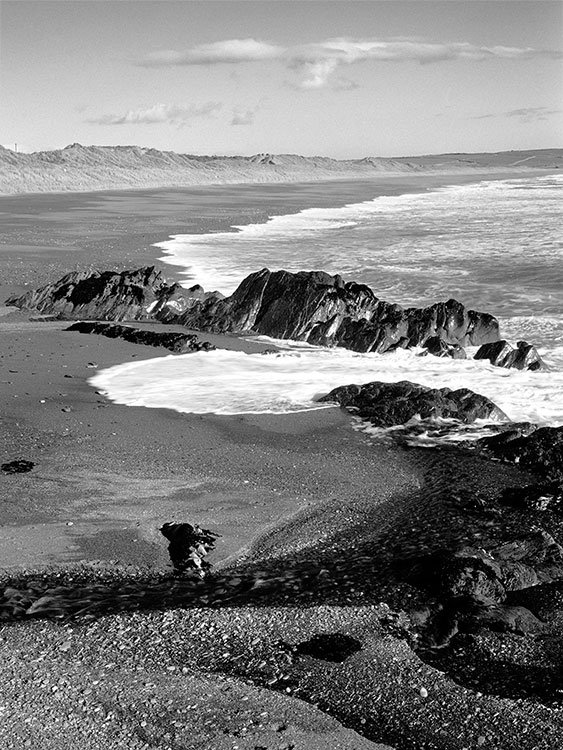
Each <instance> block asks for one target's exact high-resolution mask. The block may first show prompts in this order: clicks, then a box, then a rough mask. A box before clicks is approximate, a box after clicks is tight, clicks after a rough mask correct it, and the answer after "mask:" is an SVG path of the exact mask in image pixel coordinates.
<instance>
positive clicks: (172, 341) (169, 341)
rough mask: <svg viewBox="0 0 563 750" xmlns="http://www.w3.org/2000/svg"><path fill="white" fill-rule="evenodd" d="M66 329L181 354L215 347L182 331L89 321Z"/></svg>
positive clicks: (74, 324) (209, 349)
mask: <svg viewBox="0 0 563 750" xmlns="http://www.w3.org/2000/svg"><path fill="white" fill-rule="evenodd" d="M66 330H67V331H76V332H78V333H95V334H99V335H101V336H107V337H108V338H111V339H117V338H119V339H123V340H124V341H129V342H130V343H132V344H142V345H144V346H160V347H164V348H165V349H169V350H170V351H172V352H177V353H179V354H182V353H185V352H199V351H206V352H208V351H211V350H213V349H215V347H214V346H213V344H210V343H209V342H207V341H200V340H199V338H198V337H197V336H196V335H195V334H193V333H181V332H180V331H164V332H161V331H144V330H142V329H140V328H133V327H131V326H123V325H117V324H114V323H93V322H87V321H80V322H79V323H73V324H72V325H71V326H69V327H68V328H67V329H66Z"/></svg>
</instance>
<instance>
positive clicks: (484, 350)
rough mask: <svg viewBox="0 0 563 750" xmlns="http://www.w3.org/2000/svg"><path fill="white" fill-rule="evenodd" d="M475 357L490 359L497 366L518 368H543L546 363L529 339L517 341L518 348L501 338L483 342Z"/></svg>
mask: <svg viewBox="0 0 563 750" xmlns="http://www.w3.org/2000/svg"><path fill="white" fill-rule="evenodd" d="M474 358H475V359H488V360H489V362H490V363H491V364H492V365H495V366H496V367H514V368H516V369H517V370H534V371H535V370H543V369H545V364H544V362H543V360H542V358H541V357H540V355H539V354H538V351H537V349H536V348H535V346H532V344H528V342H527V341H517V342H516V349H515V348H514V347H513V346H512V345H511V344H509V343H508V341H505V340H504V339H501V340H500V341H492V342H490V343H486V344H483V345H482V346H481V347H479V349H478V350H477V352H476V354H475V357H474Z"/></svg>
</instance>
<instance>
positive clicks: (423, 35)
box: [0, 0, 563, 158]
mask: <svg viewBox="0 0 563 750" xmlns="http://www.w3.org/2000/svg"><path fill="white" fill-rule="evenodd" d="M562 45H563V3H562V2H560V1H559V0H557V2H551V0H532V1H528V0H483V1H482V0H440V1H439V2H434V1H433V0H362V1H360V2H356V0H298V1H289V0H288V1H286V0H252V1H249V0H225V1H224V0H184V1H182V2H177V1H168V0H146V1H145V0H95V1H92V0H55V1H53V2H52V1H51V0H37V1H35V0H0V143H2V144H3V145H4V146H7V147H10V148H14V146H15V144H16V143H17V144H18V149H19V150H22V151H39V150H50V149H57V148H63V147H64V146H66V145H68V144H70V143H74V142H78V143H82V144H83V145H93V144H94V145H139V146H148V147H153V148H157V149H162V150H172V151H178V152H180V153H192V154H225V155H234V154H243V155H250V154H255V153H298V154H303V155H307V156H314V155H321V156H332V157H335V158H362V157H366V156H409V155H412V156H414V155H421V154H429V153H445V152H447V153H451V152H479V151H504V150H517V149H534V148H556V147H561V146H563V143H562V135H563V61H562V57H561V55H562Z"/></svg>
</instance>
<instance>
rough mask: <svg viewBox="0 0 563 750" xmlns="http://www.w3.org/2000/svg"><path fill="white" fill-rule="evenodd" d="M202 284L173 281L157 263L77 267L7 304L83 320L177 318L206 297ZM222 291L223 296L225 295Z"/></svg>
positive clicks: (14, 298)
mask: <svg viewBox="0 0 563 750" xmlns="http://www.w3.org/2000/svg"><path fill="white" fill-rule="evenodd" d="M207 296H208V295H206V294H205V292H204V291H203V289H202V288H201V287H200V286H195V287H192V289H183V288H182V287H181V286H180V285H179V284H169V283H168V282H167V281H166V280H165V279H164V278H163V276H162V274H161V273H160V271H157V270H156V269H155V268H154V266H147V267H145V268H140V269H138V270H135V271H122V272H120V273H117V272H114V271H103V272H97V271H94V272H93V273H90V272H87V271H75V272H73V273H69V274H67V275H66V276H63V278H62V279H60V280H59V281H56V282H54V283H51V284H46V285H45V286H42V287H40V288H39V289H35V290H31V291H29V292H26V293H25V294H24V295H22V296H19V297H18V296H13V297H10V298H9V299H8V300H7V301H6V304H7V305H14V306H15V307H19V308H21V309H24V310H34V311H37V312H42V313H45V314H50V315H56V316H57V317H58V318H62V319H67V320H68V319H70V320H72V319H77V318H78V319H82V320H88V319H89V320H152V319H156V320H162V321H164V322H166V321H170V320H175V319H176V318H177V316H178V315H179V314H180V313H181V312H183V311H184V310H185V309H186V308H188V307H189V306H190V305H191V304H194V303H199V302H200V301H201V300H202V299H206V297H207ZM219 296H220V295H219Z"/></svg>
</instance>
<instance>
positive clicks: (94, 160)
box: [0, 143, 563, 195]
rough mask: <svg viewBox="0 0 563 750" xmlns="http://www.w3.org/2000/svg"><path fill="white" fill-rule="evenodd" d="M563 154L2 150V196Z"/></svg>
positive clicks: (452, 166) (552, 160)
mask: <svg viewBox="0 0 563 750" xmlns="http://www.w3.org/2000/svg"><path fill="white" fill-rule="evenodd" d="M562 164H563V149H544V150H539V151H505V152H501V153H495V154H440V155H433V156H432V155H431V156H416V157H399V158H378V157H366V158H363V159H349V160H342V161H339V160H336V159H331V158H328V157H324V156H314V157H308V156H298V155H295V154H277V155H272V154H256V155H254V156H196V155H193V154H177V153H174V152H173V151H159V150H157V149H153V148H141V147H139V146H82V145H80V144H79V143H74V144H72V145H70V146H67V147H66V148H64V149H61V150H58V151H38V152H36V153H32V154H24V153H16V152H14V151H11V150H9V149H6V148H2V147H0V194H4V195H13V194H17V193H52V192H77V191H91V190H111V189H115V190H117V189H131V188H151V187H183V186H189V185H208V184H227V183H256V182H305V181H315V180H327V179H338V178H354V177H358V178H362V177H373V176H374V175H379V174H400V173H418V172H434V173H437V172H468V171H489V172H490V171H495V170H504V171H506V170H507V169H509V170H511V169H514V170H517V171H521V170H529V169H557V168H559V167H561V165H562Z"/></svg>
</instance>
